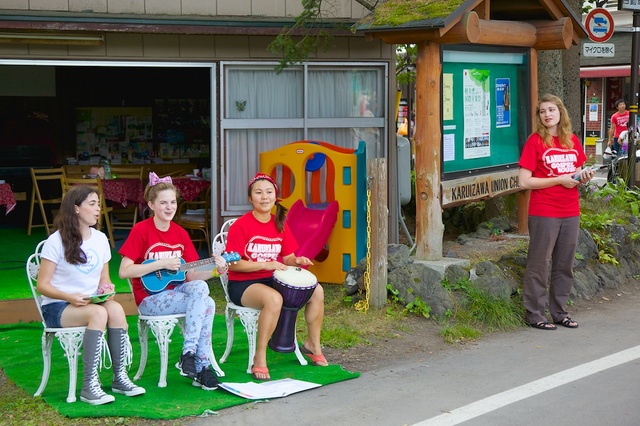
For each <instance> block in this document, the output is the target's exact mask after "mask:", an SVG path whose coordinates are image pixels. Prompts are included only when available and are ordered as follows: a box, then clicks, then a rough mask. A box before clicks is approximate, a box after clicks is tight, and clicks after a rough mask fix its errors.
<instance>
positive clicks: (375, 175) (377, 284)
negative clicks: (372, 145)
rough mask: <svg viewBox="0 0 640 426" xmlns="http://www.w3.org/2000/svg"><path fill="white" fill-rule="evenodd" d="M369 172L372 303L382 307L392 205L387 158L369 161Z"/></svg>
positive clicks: (370, 285)
mask: <svg viewBox="0 0 640 426" xmlns="http://www.w3.org/2000/svg"><path fill="white" fill-rule="evenodd" d="M367 176H369V178H370V179H369V189H370V191H371V199H370V200H371V203H370V206H369V208H370V209H371V210H370V213H371V233H370V235H369V238H370V240H369V243H370V253H371V258H370V260H371V264H370V265H369V266H370V269H369V304H370V305H371V306H373V307H374V308H382V307H384V305H385V304H386V303H387V241H388V224H389V209H388V207H387V161H386V160H385V159H384V158H374V159H371V160H369V161H367Z"/></svg>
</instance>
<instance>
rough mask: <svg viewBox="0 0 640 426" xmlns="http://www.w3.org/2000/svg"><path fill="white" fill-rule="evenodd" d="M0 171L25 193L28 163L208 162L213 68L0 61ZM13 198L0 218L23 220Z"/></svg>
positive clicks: (22, 206)
mask: <svg viewBox="0 0 640 426" xmlns="http://www.w3.org/2000/svg"><path fill="white" fill-rule="evenodd" d="M0 82H2V83H0V148H1V149H2V152H3V155H2V156H0V178H1V179H4V180H6V181H7V182H8V183H11V187H12V190H13V191H14V193H18V194H19V193H26V197H27V200H28V199H29V197H30V191H31V179H30V174H29V168H30V167H51V166H60V165H65V164H81V165H89V164H94V163H96V162H97V161H104V159H105V157H109V158H110V160H111V162H112V163H113V164H118V163H121V164H127V163H156V162H158V163H190V164H194V165H196V166H197V167H199V168H204V167H210V164H211V160H210V158H211V156H210V151H209V150H210V146H211V118H210V111H211V105H210V102H211V99H210V93H211V68H208V67H193V68H191V67H156V66H154V67H149V66H140V67H129V66H126V67H125V66H66V65H65V66H49V65H42V66H41V65H3V66H0ZM27 213H28V203H26V202H18V205H17V206H16V209H15V210H14V212H12V213H11V214H9V215H6V216H5V215H0V224H10V225H20V226H22V225H24V224H23V223H22V222H25V223H26V216H27Z"/></svg>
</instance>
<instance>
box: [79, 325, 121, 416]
mask: <svg viewBox="0 0 640 426" xmlns="http://www.w3.org/2000/svg"><path fill="white" fill-rule="evenodd" d="M101 349H102V331H98V330H89V329H87V330H85V332H84V339H83V340H82V369H83V377H82V390H81V391H80V401H82V402H86V403H88V404H91V405H102V404H107V403H109V402H113V401H115V398H114V397H113V395H107V394H106V393H105V392H104V391H103V390H102V387H101V386H100V377H98V365H99V363H100V352H101Z"/></svg>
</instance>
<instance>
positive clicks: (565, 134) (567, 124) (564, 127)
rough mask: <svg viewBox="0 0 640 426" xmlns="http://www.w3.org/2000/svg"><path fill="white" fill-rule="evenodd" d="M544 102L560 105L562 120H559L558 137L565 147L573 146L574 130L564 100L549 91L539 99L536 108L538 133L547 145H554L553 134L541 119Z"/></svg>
mask: <svg viewBox="0 0 640 426" xmlns="http://www.w3.org/2000/svg"><path fill="white" fill-rule="evenodd" d="M543 102H550V103H552V104H554V105H555V106H556V107H558V111H560V121H559V122H558V139H559V140H560V145H561V146H562V147H563V148H573V140H572V136H573V130H572V128H571V120H570V119H569V113H568V112H567V108H566V107H565V106H564V103H563V102H562V100H561V99H560V98H559V97H557V96H556V95H551V94H549V93H547V94H546V95H544V96H542V97H541V98H540V100H538V107H537V108H536V133H538V134H539V135H540V137H541V138H542V140H543V141H544V144H545V145H546V146H548V147H552V146H553V136H552V135H551V134H549V131H548V130H547V128H546V127H545V125H544V123H543V122H542V120H541V119H540V104H542V103H543Z"/></svg>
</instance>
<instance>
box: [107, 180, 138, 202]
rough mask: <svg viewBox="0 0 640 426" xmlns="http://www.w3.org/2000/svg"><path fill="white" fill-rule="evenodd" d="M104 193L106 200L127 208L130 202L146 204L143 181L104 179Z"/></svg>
mask: <svg viewBox="0 0 640 426" xmlns="http://www.w3.org/2000/svg"><path fill="white" fill-rule="evenodd" d="M102 191H103V192H104V198H105V199H106V200H110V201H113V202H115V203H119V204H122V206H123V207H127V204H129V203H130V202H133V203H138V204H142V205H144V204H146V202H145V200H144V188H143V187H142V181H141V180H140V179H134V178H117V179H103V180H102Z"/></svg>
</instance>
